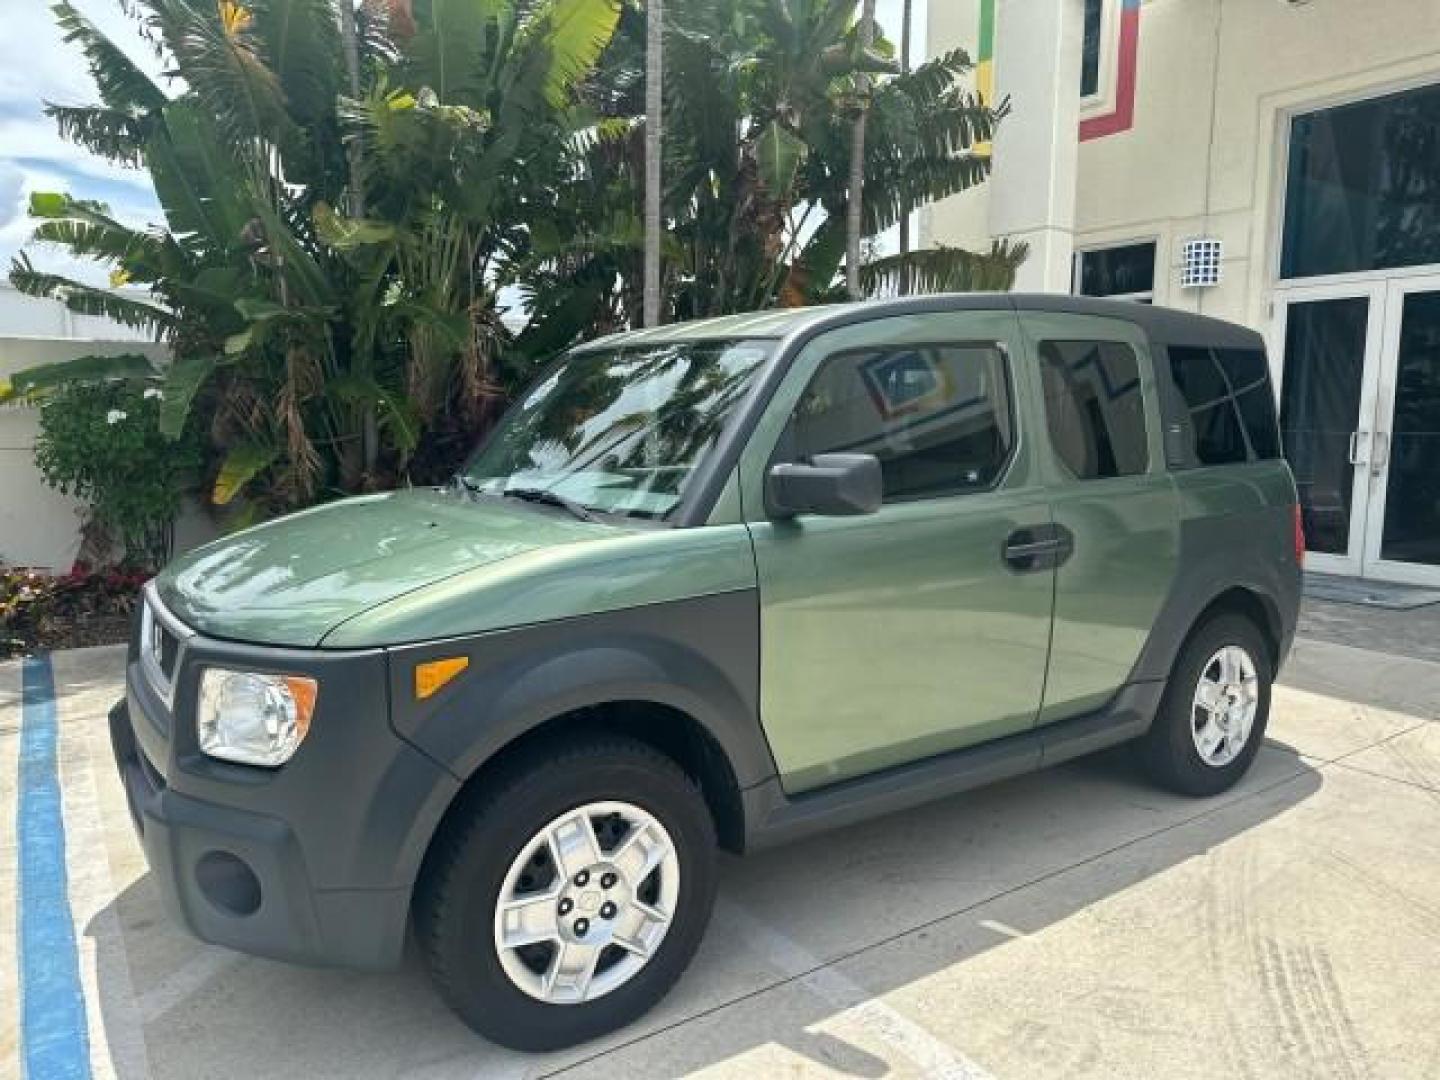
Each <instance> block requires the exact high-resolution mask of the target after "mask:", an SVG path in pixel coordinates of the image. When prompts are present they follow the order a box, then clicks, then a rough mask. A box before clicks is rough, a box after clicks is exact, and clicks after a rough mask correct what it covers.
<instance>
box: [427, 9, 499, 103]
mask: <svg viewBox="0 0 1440 1080" xmlns="http://www.w3.org/2000/svg"><path fill="white" fill-rule="evenodd" d="M510 6H511V5H510V4H508V3H507V2H506V0H428V3H422V4H420V5H418V6H417V8H416V10H415V13H414V14H415V26H416V32H415V34H414V36H413V37H411V38H410V40H409V41H407V42H406V43H405V57H406V66H407V74H408V75H409V81H410V82H411V83H412V85H414V86H416V87H425V88H427V89H430V90H433V91H434V92H435V95H436V97H438V98H439V99H440V101H441V102H442V103H444V104H447V105H461V104H464V105H478V106H483V105H484V104H485V101H484V97H485V81H486V78H485V76H486V64H485V63H484V58H485V54H486V52H487V43H488V39H490V38H493V37H494V36H495V34H496V33H497V31H498V26H497V24H498V21H499V20H500V19H501V17H502V16H508V15H509V12H508V10H507V9H509V8H510Z"/></svg>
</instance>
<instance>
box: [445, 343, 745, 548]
mask: <svg viewBox="0 0 1440 1080" xmlns="http://www.w3.org/2000/svg"><path fill="white" fill-rule="evenodd" d="M773 348H774V346H773V344H772V343H771V342H768V341H694V342H675V343H671V344H665V345H650V346H639V347H634V348H628V349H627V348H618V349H611V350H606V351H597V352H583V353H578V354H576V355H574V356H572V357H570V358H569V359H567V360H565V361H564V362H563V363H562V364H561V365H560V366H559V367H558V368H557V369H556V370H555V371H553V372H551V374H550V375H549V376H548V377H547V378H546V379H545V380H544V381H542V382H541V383H539V384H538V385H537V386H534V387H532V388H531V389H530V391H529V392H528V393H527V394H526V395H525V397H524V398H522V399H521V400H520V401H519V402H517V403H516V404H515V405H514V406H513V407H512V408H511V409H510V411H509V412H508V413H506V414H505V418H504V419H503V420H502V421H501V422H500V427H499V428H498V429H497V430H496V432H495V434H494V435H493V436H491V438H490V439H489V440H487V441H486V443H485V445H484V446H482V447H481V449H480V451H479V452H478V453H477V454H476V455H475V457H474V458H472V459H471V461H470V463H469V464H468V465H467V466H466V467H465V471H464V477H465V480H466V482H467V483H466V486H467V487H469V488H470V489H471V490H474V491H479V492H482V493H489V494H494V495H503V494H505V493H507V492H508V493H511V494H517V493H529V494H530V496H531V497H532V498H533V497H534V495H535V493H536V492H537V491H542V492H548V493H549V494H550V495H551V496H558V497H559V499H563V500H565V501H567V502H569V503H570V504H572V506H575V507H580V508H583V509H584V510H588V511H591V512H594V513H600V514H619V515H623V516H625V517H635V518H649V519H654V520H663V519H665V518H666V517H668V516H669V515H670V514H671V513H672V512H673V511H674V510H675V508H676V507H677V506H678V505H679V504H680V500H681V498H682V496H683V495H684V494H685V488H686V486H687V485H688V484H689V482H690V478H691V476H692V475H693V474H694V472H695V470H696V468H697V467H698V466H699V464H700V462H701V461H702V460H703V458H704V457H705V455H706V454H707V453H708V452H709V450H710V448H711V447H712V446H713V445H714V444H715V440H716V439H717V438H718V437H719V435H720V432H721V431H722V430H723V429H724V427H725V423H726V421H727V420H728V418H729V416H730V413H731V411H732V410H733V409H734V407H735V405H736V403H737V402H739V401H740V399H741V397H742V396H743V395H744V394H745V391H746V390H747V389H749V387H750V384H751V382H752V380H753V379H754V376H755V373H756V372H757V371H758V370H759V368H760V366H761V365H762V364H763V363H764V362H765V361H766V360H767V359H769V357H770V354H771V351H772V350H773ZM537 501H538V500H537ZM556 501H558V500H556Z"/></svg>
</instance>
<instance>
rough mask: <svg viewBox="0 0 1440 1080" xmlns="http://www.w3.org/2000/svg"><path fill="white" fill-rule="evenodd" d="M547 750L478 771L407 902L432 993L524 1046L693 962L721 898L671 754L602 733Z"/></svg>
mask: <svg viewBox="0 0 1440 1080" xmlns="http://www.w3.org/2000/svg"><path fill="white" fill-rule="evenodd" d="M549 751H550V752H549V753H546V754H542V755H533V756H531V757H530V758H529V760H527V761H522V762H517V763H515V764H513V765H512V766H510V767H508V768H504V769H502V771H501V772H500V773H499V774H497V775H495V776H492V777H486V778H484V779H482V781H481V787H480V789H479V792H478V794H477V795H476V796H475V797H474V798H473V799H472V801H471V802H470V803H469V804H468V805H462V806H461V807H460V808H459V810H458V811H457V814H456V817H455V820H453V821H451V822H449V823H447V826H446V829H445V831H444V833H443V834H442V836H441V837H440V838H439V840H438V841H437V845H438V846H437V850H436V852H435V853H434V855H433V856H432V858H431V859H430V861H429V862H428V863H427V868H426V877H425V880H424V882H423V883H422V889H421V892H420V896H419V902H418V905H417V919H416V924H417V931H418V934H419V937H420V940H421V943H422V946H423V948H424V951H425V954H426V958H427V960H428V962H429V966H430V970H431V973H432V975H433V976H434V978H435V982H436V984H437V986H438V987H439V989H440V992H441V994H442V996H444V998H445V999H446V1001H447V1002H448V1003H449V1005H450V1006H451V1007H452V1008H453V1009H454V1010H455V1011H456V1012H457V1013H459V1015H460V1017H461V1018H462V1019H463V1020H465V1021H466V1023H468V1024H469V1025H470V1026H471V1027H473V1028H474V1029H475V1030H476V1031H478V1032H479V1033H480V1034H482V1035H484V1036H486V1037H487V1038H489V1039H491V1040H493V1041H495V1042H498V1043H501V1044H503V1045H505V1046H510V1047H513V1048H515V1049H519V1050H554V1049H559V1048H561V1047H565V1046H570V1045H573V1044H574V1043H578V1042H583V1041H585V1040H586V1039H591V1038H594V1037H596V1036H599V1035H603V1034H605V1033H606V1032H608V1031H611V1030H613V1029H615V1028H618V1027H621V1026H623V1025H624V1024H627V1023H629V1022H630V1021H632V1020H634V1019H636V1018H637V1017H639V1016H640V1015H641V1014H642V1013H644V1012H645V1011H646V1010H647V1009H649V1008H650V1007H651V1006H652V1005H653V1004H655V1002H656V1001H658V1000H659V999H660V998H661V997H662V996H663V995H664V994H665V992H666V991H667V990H669V988H670V987H671V985H672V984H673V983H674V982H675V980H676V979H678V978H679V977H680V974H681V973H682V972H683V971H684V969H685V967H686V965H687V964H688V963H689V962H690V959H691V957H692V956H693V955H694V953H695V949H696V947H697V946H698V945H699V942H700V939H701V936H702V935H703V933H704V930H705V924H706V923H707V922H708V920H709V915H710V908H711V905H712V904H713V901H714V895H715V831H714V824H713V822H712V821H711V818H710V813H709V810H708V808H707V807H706V805H705V802H704V799H703V798H702V797H701V795H700V792H699V791H698V789H697V788H696V786H695V784H694V782H693V781H691V779H690V778H689V777H688V776H687V775H686V774H685V773H684V772H683V771H682V770H681V769H680V768H679V767H678V766H677V765H676V764H675V763H674V762H673V761H672V760H670V759H669V758H667V757H665V756H664V755H662V754H660V753H659V752H657V751H655V750H653V749H651V748H650V747H648V746H645V745H644V744H642V743H637V742H632V741H630V740H628V739H620V738H608V737H596V738H586V739H577V740H575V741H574V742H573V743H566V744H559V745H552V746H551V747H550V748H549ZM487 781H488V782H487Z"/></svg>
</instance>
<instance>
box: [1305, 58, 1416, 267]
mask: <svg viewBox="0 0 1440 1080" xmlns="http://www.w3.org/2000/svg"><path fill="white" fill-rule="evenodd" d="M1437 131H1440V86H1430V87H1426V88H1424V89H1420V90H1411V91H1408V92H1405V93H1400V94H1390V95H1388V96H1386V97H1380V98H1372V99H1371V100H1369V101H1359V102H1356V103H1354V104H1352V105H1340V106H1337V107H1335V108H1333V109H1322V110H1320V111H1319V112H1312V113H1306V114H1305V115H1303V116H1297V117H1295V119H1294V120H1293V121H1292V122H1291V124H1290V164H1289V173H1288V177H1287V181H1286V191H1285V227H1284V237H1283V240H1282V243H1281V260H1280V264H1281V265H1280V276H1281V277H1285V278H1300V277H1315V276H1318V275H1322V274H1345V273H1353V272H1358V271H1365V270H1389V269H1392V268H1395V267H1400V266H1421V265H1425V264H1428V263H1440V209H1437V208H1440V142H1437V139H1436V132H1437Z"/></svg>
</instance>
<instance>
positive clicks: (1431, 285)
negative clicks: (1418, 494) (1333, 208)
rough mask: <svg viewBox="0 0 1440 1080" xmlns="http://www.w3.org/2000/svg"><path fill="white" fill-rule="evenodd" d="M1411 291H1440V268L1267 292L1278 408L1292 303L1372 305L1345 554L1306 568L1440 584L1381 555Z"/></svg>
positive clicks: (1286, 285) (1308, 560)
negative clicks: (1359, 300) (1353, 301)
mask: <svg viewBox="0 0 1440 1080" xmlns="http://www.w3.org/2000/svg"><path fill="white" fill-rule="evenodd" d="M1415 292H1440V265H1434V264H1431V265H1426V266H1413V267H1404V268H1400V269H1394V270H1372V271H1366V272H1364V273H1355V274H1337V275H1335V276H1333V277H1325V278H1304V279H1297V280H1293V281H1285V282H1281V283H1280V284H1278V285H1277V286H1276V287H1275V289H1274V290H1273V292H1272V293H1271V305H1270V307H1271V318H1270V329H1269V335H1268V340H1267V345H1268V348H1269V354H1270V374H1271V378H1272V379H1273V380H1274V383H1275V390H1276V402H1277V405H1278V404H1279V403H1280V402H1281V401H1282V400H1283V393H1284V379H1285V335H1286V330H1287V328H1288V322H1289V309H1290V305H1291V304H1294V303H1306V302H1311V301H1323V300H1343V299H1354V298H1358V297H1364V298H1366V299H1367V300H1368V301H1369V309H1368V312H1367V318H1366V326H1365V359H1364V366H1363V370H1362V372H1361V377H1360V400H1359V401H1358V402H1357V403H1356V405H1357V407H1356V426H1355V429H1354V430H1355V435H1354V438H1353V440H1352V443H1351V454H1350V467H1351V468H1352V469H1353V470H1354V476H1353V482H1352V484H1351V495H1350V537H1349V545H1348V548H1347V550H1346V551H1345V552H1344V553H1343V554H1331V553H1324V552H1318V551H1311V552H1307V553H1306V556H1305V565H1306V567H1307V568H1308V569H1312V570H1317V571H1319V572H1321V573H1327V574H1342V575H1346V576H1351V577H1364V578H1368V579H1371V580H1375V581H1389V582H1395V583H1397V584H1408V585H1430V586H1435V585H1440V567H1433V566H1424V565H1419V564H1416V563H1405V562H1398V561H1396V560H1391V559H1383V558H1381V556H1380V550H1381V545H1382V544H1383V542H1384V530H1385V503H1386V500H1387V499H1388V497H1389V475H1388V466H1389V451H1390V445H1391V443H1392V441H1393V431H1392V428H1393V426H1394V416H1395V395H1396V390H1397V381H1398V373H1399V359H1400V331H1401V329H1402V324H1403V319H1404V311H1405V298H1406V297H1407V296H1408V295H1409V294H1411V293H1415Z"/></svg>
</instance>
